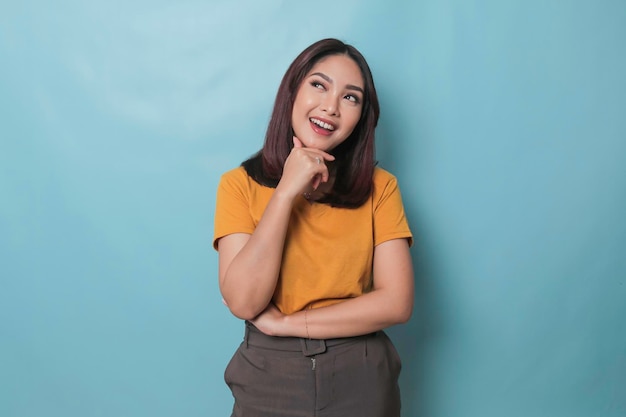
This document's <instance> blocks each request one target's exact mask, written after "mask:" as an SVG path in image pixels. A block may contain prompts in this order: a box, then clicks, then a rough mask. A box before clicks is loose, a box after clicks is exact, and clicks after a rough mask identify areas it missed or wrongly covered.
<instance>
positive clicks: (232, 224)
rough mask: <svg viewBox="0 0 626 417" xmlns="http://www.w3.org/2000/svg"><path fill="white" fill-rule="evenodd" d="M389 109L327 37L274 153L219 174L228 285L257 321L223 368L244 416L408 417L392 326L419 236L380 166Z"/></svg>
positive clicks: (300, 81) (309, 53)
mask: <svg viewBox="0 0 626 417" xmlns="http://www.w3.org/2000/svg"><path fill="white" fill-rule="evenodd" d="M378 114H379V109H378V100H377V96H376V89H375V88H374V82H373V79H372V75H371V73H370V70H369V67H368V65H367V63H366V61H365V59H364V58H363V56H362V55H361V54H360V53H359V52H358V51H357V50H356V49H355V48H354V47H352V46H350V45H346V44H344V43H343V42H341V41H338V40H336V39H325V40H321V41H319V42H316V43H315V44H313V45H311V46H310V47H308V48H307V49H306V50H304V51H303V52H302V53H301V54H300V55H299V56H298V57H297V58H296V59H295V61H294V62H293V63H292V64H291V66H290V67H289V69H288V70H287V73H286V74H285V76H284V78H283V80H282V82H281V85H280V87H279V90H278V94H277V99H276V103H275V106H274V111H273V113H272V118H271V120H270V123H269V127H268V131H267V135H266V138H265V144H264V146H263V148H262V149H261V150H260V151H259V152H258V153H257V154H255V155H254V156H253V157H251V158H250V159H248V160H247V161H245V162H244V163H243V164H242V166H241V167H239V168H236V169H233V170H231V171H229V172H227V173H225V174H224V175H223V176H222V179H221V182H220V185H219V188H218V193H217V207H216V214H215V235H214V240H213V244H214V247H215V248H216V249H217V250H218V251H219V284H220V290H221V292H222V296H223V297H224V302H225V303H226V305H227V306H228V308H229V309H230V310H231V312H232V313H233V314H234V315H235V316H237V317H239V318H241V319H243V320H245V321H246V323H245V338H244V342H243V343H242V344H241V346H240V347H239V349H238V350H237V352H236V353H235V355H234V356H233V358H232V360H231V361H230V363H229V365H228V367H227V369H226V374H225V378H226V382H227V384H228V385H229V387H230V389H231V391H232V393H233V396H234V398H235V405H234V408H233V414H232V415H233V416H267V417H272V416H300V415H302V416H304V415H313V414H315V413H316V411H320V410H324V413H328V415H341V416H348V417H349V416H359V417H382V416H386V417H393V416H399V415H400V394H399V389H398V376H399V372H400V367H401V364H400V359H399V358H398V355H397V353H396V351H395V348H394V347H393V345H392V343H391V341H390V340H389V339H388V338H387V336H386V335H385V333H384V332H383V329H384V328H386V327H388V326H391V325H394V324H398V323H403V322H406V321H407V320H408V319H409V317H410V315H411V311H412V307H413V267H412V263H411V257H410V254H409V246H410V245H411V243H412V235H411V231H410V229H409V226H408V223H407V220H406V218H405V215H404V209H403V205H402V199H401V196H400V191H399V189H398V186H397V182H396V179H395V177H394V176H393V175H391V174H390V173H388V172H386V171H384V170H382V169H380V168H375V160H374V129H375V127H376V123H377V121H378Z"/></svg>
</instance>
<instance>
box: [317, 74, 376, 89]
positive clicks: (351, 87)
mask: <svg viewBox="0 0 626 417" xmlns="http://www.w3.org/2000/svg"><path fill="white" fill-rule="evenodd" d="M313 75H317V76H318V77H321V78H323V79H325V80H326V81H327V82H329V83H331V84H332V83H333V80H332V79H331V78H330V77H329V76H328V75H326V74H324V73H323V72H314V73H313V74H311V76H313ZM346 89H348V90H354V91H359V92H361V94H365V92H364V91H363V89H362V88H361V87H359V86H356V85H352V84H348V85H346Z"/></svg>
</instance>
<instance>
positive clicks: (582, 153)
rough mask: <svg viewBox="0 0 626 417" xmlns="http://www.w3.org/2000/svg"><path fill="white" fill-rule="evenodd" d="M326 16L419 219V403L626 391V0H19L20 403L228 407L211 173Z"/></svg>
mask: <svg viewBox="0 0 626 417" xmlns="http://www.w3.org/2000/svg"><path fill="white" fill-rule="evenodd" d="M324 37H338V38H340V39H342V40H344V41H347V42H349V43H351V44H354V45H355V46H356V47H357V48H359V49H360V50H361V51H362V52H363V54H364V55H365V56H366V58H367V59H368V61H369V63H370V65H371V67H372V71H373V73H374V78H375V81H376V85H377V88H378V92H379V96H380V100H381V106H382V115H381V119H380V124H379V128H378V131H377V151H378V153H377V156H378V160H379V161H380V165H381V166H382V167H384V168H386V169H388V170H390V171H392V172H393V173H394V174H395V175H396V176H397V177H398V179H399V182H400V186H401V190H402V193H403V197H404V202H405V205H406V209H407V215H408V217H409V221H410V223H411V227H412V230H413V232H414V234H415V236H416V244H415V246H414V247H413V248H412V254H413V257H414V261H415V265H416V276H415V282H416V290H417V293H416V298H415V303H416V304H415V312H414V316H413V318H412V320H411V321H410V322H409V323H408V324H406V325H402V326H397V327H394V328H392V329H390V330H389V334H390V335H391V337H392V339H393V340H394V342H395V343H396V345H397V348H398V350H399V352H400V355H401V356H402V358H403V361H404V367H403V372H402V378H401V385H402V393H403V410H404V416H405V417H416V416H417V417H427V416H428V417H501V416H507V417H543V416H545V417H622V416H624V415H626V324H625V323H626V320H625V319H626V283H625V282H626V256H625V252H626V222H625V213H626V175H625V174H626V168H625V166H626V165H625V163H626V122H625V120H626V99H625V97H626V77H625V74H626V54H625V50H626V49H625V48H624V41H625V40H626V3H624V2H623V1H618V0H615V1H611V0H598V1H593V2H592V1H574V0H572V1H560V0H559V1H557V0H525V1H522V0H506V1H502V0H500V1H496V0H491V1H468V0H437V1H435V0H429V1H414V2H408V1H407V2H404V1H389V0H385V1H375V0H370V1H356V0H352V1H342V2H338V1H328V0H322V1H317V2H301V1H289V2H288V1H277V0H275V1H269V0H268V1H255V0H246V1H236V2H235V1H226V0H222V1H206V0H205V1H199V0H198V1H192V0H182V1H178V2H173V1H162V0H157V1H154V0H153V1H146V0H139V1H119V0H114V1H68V0H59V1H55V2H46V1H37V0H33V1H28V0H26V1H21V2H18V1H9V0H1V1H0V415H1V416H3V417H100V416H106V417H124V416H128V417H143V416H145V417H174V416H176V417H178V416H185V417H200V416H211V417H212V416H227V415H229V413H230V410H231V407H232V398H231V395H230V392H229V391H228V389H227V387H226V386H225V385H224V383H223V370H224V368H225V366H226V364H227V362H228V360H229V359H230V356H231V355H232V353H233V352H234V350H235V348H236V346H237V345H238V343H239V342H240V341H241V338H242V333H243V329H242V323H241V322H240V321H239V320H237V319H235V318H234V317H232V316H231V315H230V314H229V312H228V311H227V309H226V308H225V307H224V306H223V305H222V302H221V297H220V295H219V291H218V287H217V276H216V274H217V254H216V252H215V251H214V250H213V249H212V247H211V240H212V232H213V213H214V204H215V191H216V186H217V182H218V180H219V177H220V175H221V173H222V172H224V171H226V170H228V169H230V168H233V167H235V166H237V165H238V164H239V163H240V162H241V161H242V160H243V159H245V158H246V157H248V156H249V155H250V154H252V153H253V152H255V151H256V150H257V149H258V148H259V147H260V146H261V144H262V141H263V137H264V133H265V128H266V125H267V122H268V118H269V115H270V112H271V108H272V105H273V100H274V95H275V92H276V89H277V87H278V84H279V82H280V79H281V77H282V75H283V73H284V71H285V70H286V68H287V66H288V64H289V63H290V62H291V61H292V60H293V59H294V58H295V56H296V55H297V54H298V53H299V52H300V51H301V50H302V49H304V48H305V47H306V46H308V45H309V44H310V43H312V42H314V41H316V40H318V39H321V38H324ZM346 232H349V231H346Z"/></svg>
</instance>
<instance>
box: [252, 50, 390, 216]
mask: <svg viewBox="0 0 626 417" xmlns="http://www.w3.org/2000/svg"><path fill="white" fill-rule="evenodd" d="M330 55H346V56H348V57H350V58H351V59H352V60H353V61H354V62H355V63H356V64H357V65H358V66H359V69H360V70H361V75H362V77H363V82H364V87H365V88H364V95H363V105H362V107H361V117H360V119H359V121H358V122H357V125H356V126H355V127H354V130H353V131H352V133H351V134H350V136H349V137H348V138H347V139H346V140H345V141H344V142H342V143H341V144H340V145H339V146H337V147H336V148H335V149H333V150H332V151H330V153H332V154H333V155H334V156H335V158H336V163H335V166H336V169H337V171H336V178H335V183H334V186H333V190H332V192H331V193H330V194H327V195H326V196H325V197H324V198H323V199H321V200H319V202H322V203H327V204H330V205H332V206H334V207H349V208H354V207H359V206H360V205H362V204H363V203H364V202H365V201H366V200H367V198H368V197H369V196H370V194H371V192H372V177H373V174H374V166H375V165H376V162H375V160H374V154H375V151H374V131H375V129H376V124H377V123H378V116H379V113H380V109H379V106H378V97H377V95H376V88H375V87H374V79H373V78H372V73H371V71H370V68H369V66H368V65H367V62H366V61H365V58H364V57H363V55H361V53H360V52H359V51H358V50H357V49H356V48H354V47H353V46H351V45H348V44H345V43H343V42H342V41H340V40H337V39H322V40H321V41H318V42H315V43H314V44H313V45H311V46H309V47H308V48H306V49H305V50H304V51H302V53H300V55H298V57H297V58H296V59H295V60H294V61H293V62H292V63H291V65H290V66H289V68H288V69H287V72H286V73H285V75H284V76H283V79H282V81H281V83H280V86H279V88H278V93H277V94H276V101H275V103H274V110H273V111H272V116H271V118H270V122H269V125H268V128H267V132H266V135H265V143H264V144H263V148H262V149H261V150H260V151H259V152H257V153H256V154H255V155H253V156H252V157H251V158H250V159H248V160H246V161H244V162H243V163H242V165H243V167H244V168H245V169H246V171H247V173H248V175H250V176H251V177H252V178H253V179H254V180H255V181H257V182H258V183H260V184H262V185H265V186H268V187H273V188H275V187H276V185H277V184H278V182H279V181H280V177H281V175H282V172H283V166H284V164H285V160H286V159H287V157H288V156H289V153H290V152H291V149H292V148H293V134H294V133H293V128H292V126H291V117H292V112H293V104H294V101H295V99H296V94H297V93H298V89H299V88H300V84H301V83H302V81H303V80H304V78H305V77H306V75H307V74H308V73H309V72H310V71H311V69H312V68H313V66H315V64H316V63H317V62H319V61H320V60H321V59H323V58H325V57H327V56H330Z"/></svg>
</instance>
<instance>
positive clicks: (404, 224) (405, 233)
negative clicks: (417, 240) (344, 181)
mask: <svg viewBox="0 0 626 417" xmlns="http://www.w3.org/2000/svg"><path fill="white" fill-rule="evenodd" d="M377 171H378V172H376V174H375V177H374V200H373V204H374V245H375V246H376V245H379V244H381V243H383V242H386V241H388V240H392V239H400V238H406V239H407V240H408V242H409V246H411V245H412V244H413V234H412V233H411V229H410V228H409V223H408V221H407V218H406V215H405V212H404V205H403V204H402V196H401V194H400V188H399V187H398V181H397V180H396V178H395V177H394V176H393V175H391V174H389V173H388V172H386V171H384V170H380V169H377Z"/></svg>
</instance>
